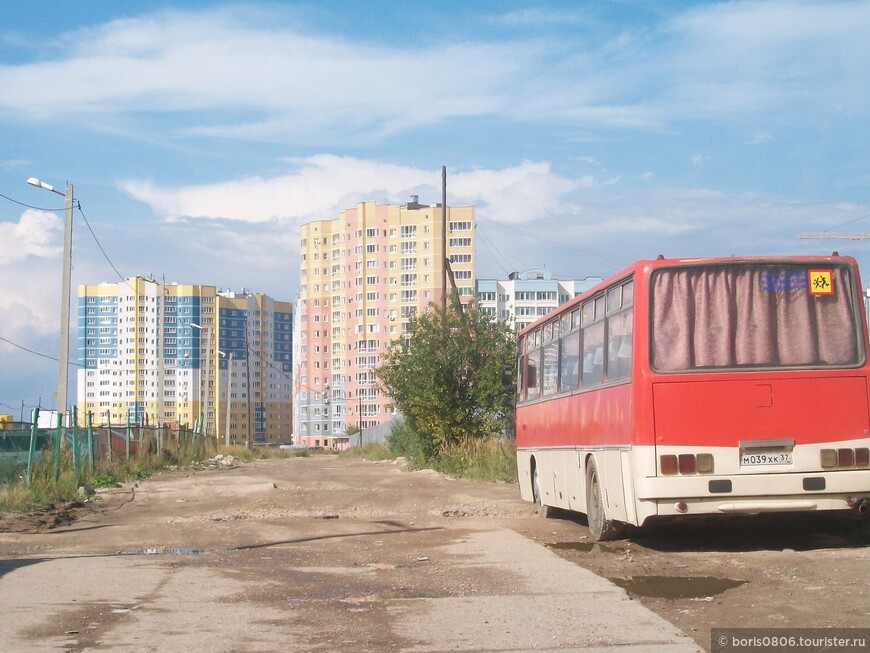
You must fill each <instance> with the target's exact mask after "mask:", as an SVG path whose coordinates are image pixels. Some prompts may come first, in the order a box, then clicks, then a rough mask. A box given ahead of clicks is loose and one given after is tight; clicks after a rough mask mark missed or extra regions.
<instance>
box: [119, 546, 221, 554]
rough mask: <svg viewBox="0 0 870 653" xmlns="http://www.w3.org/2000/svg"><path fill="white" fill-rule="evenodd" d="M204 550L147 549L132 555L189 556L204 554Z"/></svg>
mask: <svg viewBox="0 0 870 653" xmlns="http://www.w3.org/2000/svg"><path fill="white" fill-rule="evenodd" d="M205 552H206V551H205V549H199V548H196V547H185V546H182V547H171V548H157V547H152V548H149V549H142V550H141V551H138V552H134V555H146V556H189V555H200V554H202V553H205Z"/></svg>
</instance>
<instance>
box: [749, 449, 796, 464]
mask: <svg viewBox="0 0 870 653" xmlns="http://www.w3.org/2000/svg"><path fill="white" fill-rule="evenodd" d="M740 465H741V466H743V467H747V466H752V465H791V451H767V452H763V453H748V452H745V451H744V452H742V453H741V454H740Z"/></svg>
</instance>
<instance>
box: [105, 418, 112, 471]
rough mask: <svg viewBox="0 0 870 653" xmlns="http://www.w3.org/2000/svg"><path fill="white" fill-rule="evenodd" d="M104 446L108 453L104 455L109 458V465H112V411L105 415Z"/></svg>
mask: <svg viewBox="0 0 870 653" xmlns="http://www.w3.org/2000/svg"><path fill="white" fill-rule="evenodd" d="M105 428H106V446H108V447H109V451H108V452H107V453H106V455H107V456H108V457H109V464H110V465H111V464H112V411H109V412H108V413H107V414H106V427H105Z"/></svg>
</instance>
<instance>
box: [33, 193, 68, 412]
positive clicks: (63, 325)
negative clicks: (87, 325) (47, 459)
mask: <svg viewBox="0 0 870 653" xmlns="http://www.w3.org/2000/svg"><path fill="white" fill-rule="evenodd" d="M27 183H28V184H30V185H31V186H36V187H37V188H43V189H45V190H47V191H51V192H52V193H56V194H58V195H61V196H63V198H64V220H63V270H62V272H61V290H60V349H59V351H58V361H59V367H58V373H57V412H58V414H59V415H61V416H62V417H61V419H63V416H65V415H66V382H67V372H68V371H69V369H68V368H69V302H70V299H69V294H70V269H71V267H72V261H71V259H72V211H73V185H72V184H71V183H69V182H67V184H66V192H65V193H61V192H60V191H59V190H56V189H55V188H54V186H51V185H50V184H46V183H45V182H42V181H40V180H39V179H37V178H36V177H31V178H30V179H28V180H27ZM61 423H62V422H61Z"/></svg>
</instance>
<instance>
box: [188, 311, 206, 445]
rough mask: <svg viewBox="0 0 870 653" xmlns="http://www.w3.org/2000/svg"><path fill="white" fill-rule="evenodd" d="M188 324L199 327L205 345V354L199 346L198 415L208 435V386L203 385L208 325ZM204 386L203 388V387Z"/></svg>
mask: <svg viewBox="0 0 870 653" xmlns="http://www.w3.org/2000/svg"><path fill="white" fill-rule="evenodd" d="M189 326H192V327H193V328H194V329H199V331H200V333H201V334H202V340H203V346H204V347H205V356H203V355H202V347H200V348H199V349H200V355H199V404H200V416H201V417H202V424H201V430H202V431H203V432H204V433H205V435H208V420H207V419H206V413H207V411H208V406H207V402H206V394H207V392H208V390H207V388H208V386H207V385H205V384H207V383H208V381H207V379H206V378H205V377H206V372H207V371H208V344H209V342H208V327H204V326H202V325H200V324H197V323H196V322H190V323H189ZM203 388H205V389H203Z"/></svg>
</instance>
